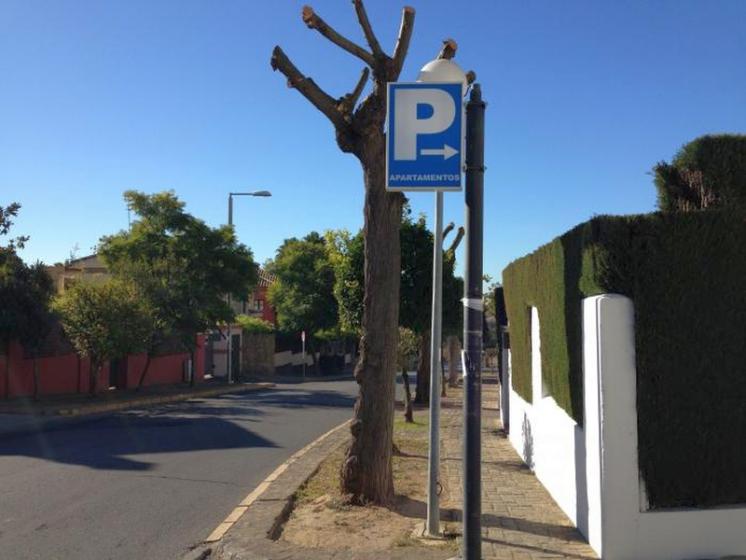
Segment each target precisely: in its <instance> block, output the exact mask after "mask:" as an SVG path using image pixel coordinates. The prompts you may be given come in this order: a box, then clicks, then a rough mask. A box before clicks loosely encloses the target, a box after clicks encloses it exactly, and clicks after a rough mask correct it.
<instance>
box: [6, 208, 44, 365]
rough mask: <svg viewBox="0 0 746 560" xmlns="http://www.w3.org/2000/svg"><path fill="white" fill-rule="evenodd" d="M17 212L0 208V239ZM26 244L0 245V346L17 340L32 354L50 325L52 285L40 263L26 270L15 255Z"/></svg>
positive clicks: (9, 242) (21, 241)
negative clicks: (1, 343) (0, 343)
mask: <svg viewBox="0 0 746 560" xmlns="http://www.w3.org/2000/svg"><path fill="white" fill-rule="evenodd" d="M19 209H20V205H19V204H11V205H9V206H7V207H6V208H3V207H0V237H4V236H7V235H9V233H10V229H11V226H12V225H13V222H12V220H11V218H14V217H15V216H17V215H18V210H19ZM26 241H28V237H24V236H21V237H16V238H14V239H9V240H7V241H6V242H5V244H4V245H0V342H3V343H7V342H9V341H10V340H12V339H19V340H21V342H22V343H23V344H24V345H26V346H27V347H29V348H30V349H31V350H32V351H33V352H34V353H36V352H37V351H38V347H39V345H40V344H41V343H42V341H43V340H44V338H45V336H46V335H47V333H48V332H49V329H50V327H51V324H52V321H53V319H52V317H51V315H50V313H49V300H50V298H51V296H52V292H53V284H52V279H51V278H50V277H49V275H48V274H47V272H46V271H45V270H44V266H43V265H42V264H41V263H39V262H37V263H36V264H33V265H31V266H29V265H27V264H26V263H24V262H23V260H22V259H21V258H20V257H19V256H18V254H17V253H16V250H17V249H19V248H21V247H23V245H24V243H25V242H26Z"/></svg>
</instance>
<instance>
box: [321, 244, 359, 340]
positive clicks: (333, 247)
mask: <svg viewBox="0 0 746 560" xmlns="http://www.w3.org/2000/svg"><path fill="white" fill-rule="evenodd" d="M325 238H326V246H327V250H328V253H329V259H330V260H331V263H332V267H333V268H334V297H335V298H336V300H337V304H338V307H339V328H340V330H341V331H342V332H343V333H346V334H355V335H359V334H360V332H361V328H362V322H363V296H364V294H365V275H364V272H363V266H364V264H365V251H364V239H363V232H362V230H361V231H359V232H358V233H357V234H355V235H351V234H350V232H349V231H347V230H336V231H328V232H326V234H325Z"/></svg>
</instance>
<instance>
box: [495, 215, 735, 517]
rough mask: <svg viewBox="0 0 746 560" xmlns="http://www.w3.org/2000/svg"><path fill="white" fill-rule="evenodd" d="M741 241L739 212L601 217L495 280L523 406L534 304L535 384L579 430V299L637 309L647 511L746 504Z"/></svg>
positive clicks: (640, 431) (641, 446)
mask: <svg viewBox="0 0 746 560" xmlns="http://www.w3.org/2000/svg"><path fill="white" fill-rule="evenodd" d="M745 238H746V219H745V218H744V217H743V215H739V214H736V213H728V212H718V211H707V212H691V213H671V214H667V213H662V214H649V215H642V216H629V217H599V218H595V219H593V220H591V221H590V222H587V223H585V224H582V225H580V226H578V227H576V228H574V229H573V230H571V231H569V232H568V233H566V234H565V235H563V236H561V237H559V238H558V239H555V240H554V241H552V242H551V243H549V244H548V245H545V246H543V247H541V248H539V249H538V250H537V251H535V252H534V253H532V254H531V255H529V256H527V257H524V258H522V259H519V260H517V261H515V262H513V263H511V265H510V266H508V268H507V269H506V270H505V271H504V273H503V279H504V286H505V298H506V306H507V312H508V317H509V319H510V332H511V345H512V363H513V370H512V375H513V384H514V387H515V388H516V390H517V391H518V392H519V394H521V395H522V396H523V397H524V398H526V399H529V400H530V399H531V397H532V395H531V368H530V363H531V362H530V325H529V321H528V308H529V306H535V307H537V308H538V310H539V318H540V321H541V331H540V332H541V349H542V377H543V380H544V382H545V383H546V384H547V386H548V389H549V393H550V394H551V395H552V396H553V397H554V398H555V400H556V401H557V403H558V404H559V405H560V406H561V407H562V408H564V409H565V410H566V411H567V412H568V413H569V414H570V415H571V416H573V417H574V418H575V419H577V420H579V421H582V377H581V372H582V362H581V360H582V355H581V352H582V339H581V335H582V323H581V320H582V318H581V299H582V298H584V297H588V296H591V295H597V294H599V293H619V294H623V295H626V296H628V297H630V298H631V299H632V300H633V301H634V305H635V338H636V348H635V352H636V361H637V406H638V438H639V461H640V470H641V473H642V475H643V478H644V480H645V482H646V488H647V495H648V499H649V501H650V504H651V506H652V507H654V508H662V507H679V506H698V507H707V506H715V505H725V504H735V503H743V502H746V479H744V477H743V476H742V473H743V472H744V471H745V470H746V451H744V448H743V445H742V443H743V441H744V440H746V414H744V409H743V407H742V406H741V400H742V399H743V395H745V394H746V375H744V367H745V366H744V364H746V345H744V344H743V333H744V332H745V331H746V292H744V290H743V286H744V285H746V245H744V244H743V239H745ZM684 465H685V468H684V467H683V466H684Z"/></svg>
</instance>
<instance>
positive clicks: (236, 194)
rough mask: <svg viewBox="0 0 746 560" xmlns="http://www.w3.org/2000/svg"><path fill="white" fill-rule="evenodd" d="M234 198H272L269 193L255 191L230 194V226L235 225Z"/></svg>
mask: <svg viewBox="0 0 746 560" xmlns="http://www.w3.org/2000/svg"><path fill="white" fill-rule="evenodd" d="M234 196H272V193H271V192H269V191H254V192H232V193H228V225H229V226H232V225H233V197H234Z"/></svg>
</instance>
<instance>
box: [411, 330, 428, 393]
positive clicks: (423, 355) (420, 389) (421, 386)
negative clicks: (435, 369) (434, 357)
mask: <svg viewBox="0 0 746 560" xmlns="http://www.w3.org/2000/svg"><path fill="white" fill-rule="evenodd" d="M414 402H415V403H417V404H430V331H429V330H426V331H425V332H423V333H422V334H421V335H420V352H419V359H418V360H417V390H416V392H415V396H414Z"/></svg>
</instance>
